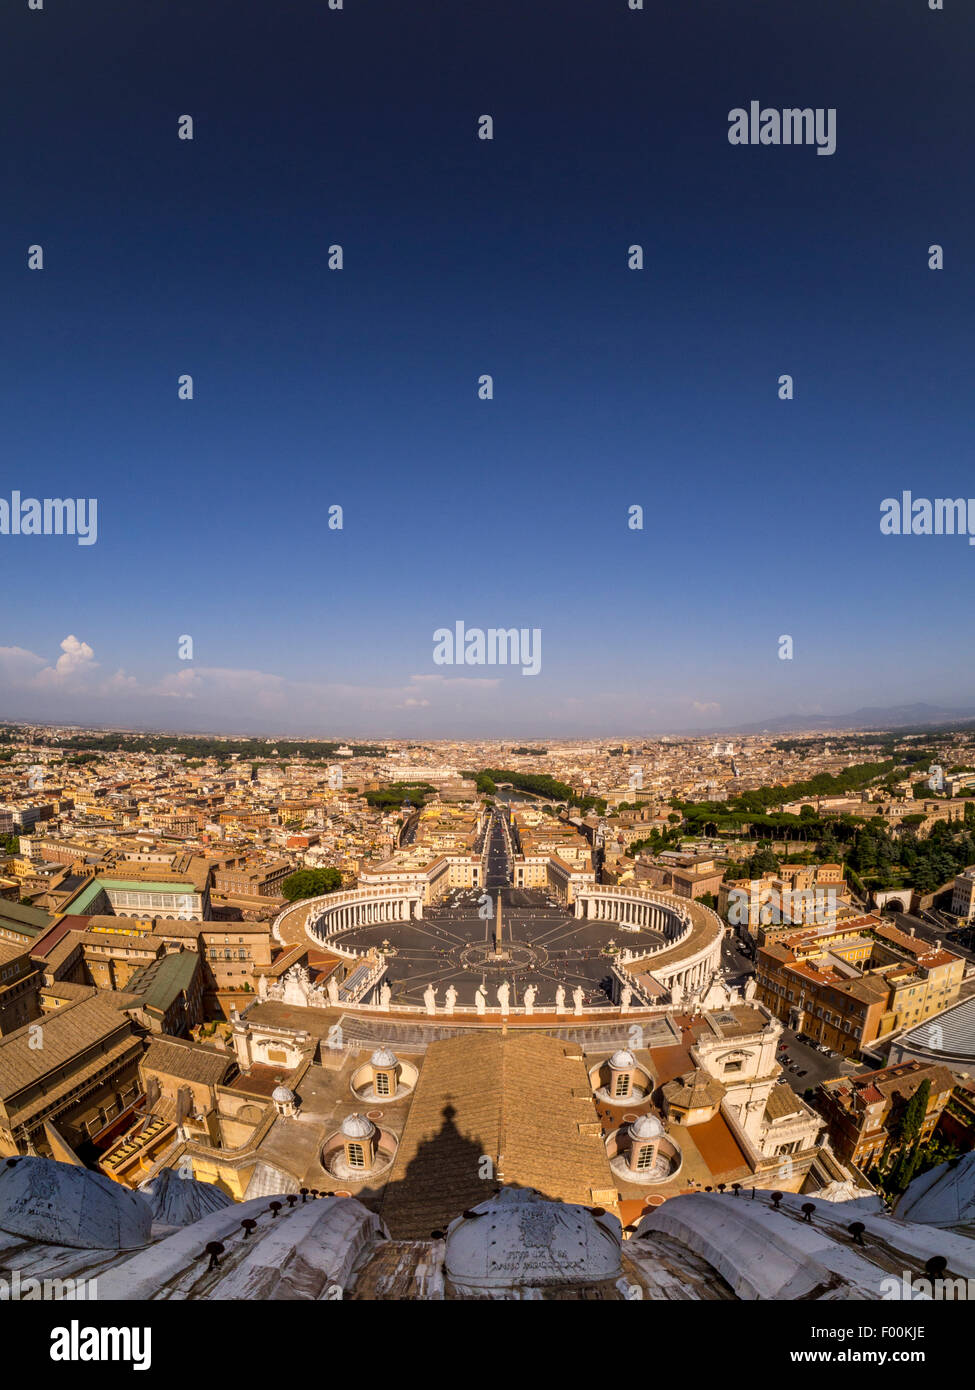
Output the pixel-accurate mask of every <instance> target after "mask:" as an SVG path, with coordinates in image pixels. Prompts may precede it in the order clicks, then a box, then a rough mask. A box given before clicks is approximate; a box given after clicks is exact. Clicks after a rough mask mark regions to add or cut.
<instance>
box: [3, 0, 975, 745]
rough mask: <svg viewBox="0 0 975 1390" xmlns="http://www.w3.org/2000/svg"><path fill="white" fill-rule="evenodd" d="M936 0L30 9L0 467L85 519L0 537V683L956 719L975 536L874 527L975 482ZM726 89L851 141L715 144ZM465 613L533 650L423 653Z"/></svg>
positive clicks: (486, 705) (416, 713) (948, 49)
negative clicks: (483, 389) (72, 502)
mask: <svg viewBox="0 0 975 1390" xmlns="http://www.w3.org/2000/svg"><path fill="white" fill-rule="evenodd" d="M946 5H947V10H946V12H941V13H939V12H930V11H928V10H927V8H926V7H925V5H924V4H923V0H887V3H885V5H884V6H883V7H882V8H881V7H859V6H858V7H855V12H854V9H853V7H850V5H849V4H848V0H816V2H815V3H813V0H802V2H801V3H790V4H789V5H787V6H786V5H782V4H772V3H755V0H748V3H745V0H728V3H726V4H723V5H722V6H720V7H718V6H714V5H713V4H710V3H704V0H695V2H693V3H681V4H680V5H672V6H669V7H667V6H664V5H662V4H659V3H657V0H652V3H649V4H648V8H647V10H646V11H645V12H632V11H629V10H628V9H627V8H626V4H625V3H624V0H616V3H610V2H609V0H600V3H595V0H592V3H590V0H573V2H572V3H555V0H551V3H540V2H539V0H531V3H527V2H526V0H517V3H515V2H514V0H512V3H492V4H486V3H484V4H478V3H468V4H465V5H464V6H457V5H456V4H451V3H446V0H444V2H443V3H437V4H430V3H427V0H421V3H417V4H404V3H403V2H402V0H395V3H393V2H392V0H388V2H387V0H368V2H367V0H346V4H345V8H344V9H343V10H342V11H341V12H335V11H330V10H329V9H328V8H327V5H326V4H325V0H276V3H274V4H273V5H272V4H266V5H265V4H260V5H259V4H256V3H254V2H253V0H237V2H236V3H233V4H230V3H225V0H207V4H205V5H202V6H201V5H198V4H196V3H181V0H176V2H175V3H174V0H165V3H164V0H144V3H140V5H139V7H138V8H136V7H133V6H131V4H130V3H123V2H122V0H119V2H118V3H116V0H91V3H88V4H86V5H85V6H83V7H77V8H76V9H75V10H74V11H72V12H70V13H69V12H66V10H64V9H63V8H62V7H61V6H58V5H55V4H53V3H51V0H49V3H48V7H47V9H46V10H45V11H43V12H40V13H38V12H31V11H28V10H27V8H26V4H25V5H24V6H23V7H22V9H12V8H11V7H8V9H7V11H6V13H5V14H4V16H3V17H2V19H0V33H2V37H3V45H2V47H3V53H4V58H3V63H4V66H5V68H6V71H5V73H4V81H3V83H2V84H0V104H2V107H3V116H4V119H3V130H4V132H5V134H4V143H5V151H4V152H5V154H6V155H7V159H6V161H5V165H6V173H5V180H4V185H5V186H4V204H5V216H4V219H3V228H2V231H0V293H2V295H3V303H4V308H5V312H4V314H3V318H2V323H0V334H2V335H3V340H4V341H3V349H4V351H3V358H4V362H5V369H4V372H3V375H2V378H0V392H2V396H3V400H2V409H0V443H2V449H3V458H4V460H5V464H6V466H5V468H4V478H5V484H4V485H2V486H0V496H7V497H9V495H10V492H11V490H12V489H14V488H18V489H19V490H20V491H21V492H22V493H23V494H24V495H32V496H37V497H57V496H64V495H66V494H68V495H72V496H85V497H97V499H98V508H99V513H98V515H99V525H98V542H97V544H95V545H93V546H89V547H82V546H78V545H77V544H76V543H75V541H74V540H73V539H71V538H69V537H63V536H62V537H56V536H51V537H46V536H44V537H25V536H0V571H2V573H3V575H4V578H5V583H6V591H7V600H8V601H7V603H6V604H5V605H4V609H5V611H4V621H3V630H2V632H0V715H5V716H11V717H18V718H23V717H34V718H38V719H64V720H75V721H79V722H81V721H86V720H90V721H98V722H102V723H122V724H126V725H149V726H162V727H167V728H191V729H207V730H213V729H221V728H225V729H228V730H240V731H257V730H264V729H267V730H268V731H271V732H304V733H309V734H315V733H325V734H327V733H341V734H349V733H360V734H376V735H378V734H383V733H385V734H400V735H403V736H410V735H418V736H426V737H436V736H453V735H465V734H469V735H472V736H474V735H477V734H485V735H492V736H493V735H498V736H508V735H510V736H512V737H516V736H525V735H533V734H542V733H549V734H551V735H553V736H555V735H557V734H560V733H561V734H567V735H569V734H579V733H581V734H585V733H594V734H595V733H616V732H625V733H641V732H655V731H656V732H661V731H666V730H668V729H674V728H678V729H684V728H689V727H698V726H699V727H712V726H722V725H723V726H731V725H733V724H736V723H741V722H746V721H751V720H755V719H762V718H765V717H768V716H772V715H775V714H783V713H790V712H793V711H802V712H810V713H812V712H816V711H827V712H843V711H846V710H850V709H854V708H856V707H857V706H859V705H862V704H879V705H886V704H895V703H900V702H903V701H913V700H919V699H922V700H930V701H933V702H936V703H947V704H949V705H967V704H969V702H970V694H969V692H970V691H971V689H972V680H971V676H972V664H973V657H972V656H971V655H969V653H970V651H971V644H970V643H968V642H967V640H966V634H967V633H968V627H969V614H970V610H971V592H972V575H973V573H975V570H973V566H975V550H973V549H972V548H970V547H969V546H968V545H967V544H966V543H965V541H964V539H961V538H957V537H913V536H912V537H883V536H881V534H880V531H879V515H880V503H881V501H882V499H883V498H885V497H888V496H891V495H898V494H899V493H900V492H901V490H902V489H904V488H909V489H911V490H912V491H913V493H914V494H915V495H917V496H922V495H923V496H929V497H935V496H951V497H955V496H967V495H968V493H969V492H970V493H972V494H973V495H975V486H972V485H971V482H970V479H971V467H970V460H971V446H972V420H971V408H970V399H971V380H972V370H973V362H972V343H971V305H972V290H973V272H972V259H973V252H975V246H973V232H972V228H973V226H975V219H973V211H975V209H973V206H972V204H973V193H972V184H971V179H970V177H969V172H970V169H971V158H972V148H971V143H972V136H971V132H972V129H973V121H972V115H973V111H972V106H973V97H972V95H971V82H970V61H969V55H970V52H971V39H972V37H973V30H975V16H973V15H972V13H971V12H970V11H969V12H967V13H966V11H965V9H964V7H963V6H962V5H960V4H959V3H957V0H946ZM752 99H756V100H759V101H760V102H761V103H762V105H763V106H768V107H777V108H782V107H787V106H811V107H835V108H836V111H837V150H836V153H835V154H834V155H832V156H830V157H822V156H817V154H816V152H815V149H814V148H807V147H801V148H796V147H793V148H784V147H765V148H763V147H758V148H751V147H746V148H738V147H735V146H732V145H730V144H729V143H728V140H727V131H728V112H729V111H730V110H731V109H732V108H734V107H738V106H743V107H747V106H748V103H749V101H750V100H752ZM485 112H487V113H490V114H492V115H493V117H494V120H495V138H494V140H493V141H492V142H486V141H479V140H477V139H476V138H475V136H476V124H477V118H478V116H479V115H481V114H482V113H485ZM183 113H189V114H192V115H193V117H194V122H195V131H194V137H195V138H194V140H193V141H192V142H188V141H180V140H178V139H177V135H176V130H177V118H178V117H179V116H180V115H182V114H183ZM634 242H636V243H640V244H642V245H643V247H644V251H645V257H646V267H645V269H644V270H643V271H642V272H633V271H630V270H628V269H627V266H626V249H627V247H628V246H629V245H630V244H631V243H634ZM34 243H39V244H41V245H43V247H44V255H45V268H44V270H43V271H42V272H30V271H28V270H27V269H26V248H27V247H28V245H31V244H34ZM333 243H340V244H341V245H342V246H343V248H344V256H345V267H344V269H343V270H341V271H338V272H333V271H329V270H328V269H327V248H328V247H329V245H331V244H333ZM932 243H940V244H942V245H944V247H945V258H946V268H945V270H944V271H942V272H932V271H930V270H928V269H927V248H928V246H929V245H930V244H932ZM184 372H189V373H192V375H193V378H194V393H195V394H194V399H193V401H192V402H185V401H179V400H178V399H177V389H176V383H177V378H178V377H179V375H180V374H181V373H184ZM485 372H487V373H491V375H492V376H493V378H494V389H495V399H494V400H492V401H490V402H484V401H479V400H478V399H477V396H476V385H477V379H478V377H479V375H480V374H481V373H485ZM786 372H787V373H790V374H792V375H793V377H794V379H795V392H796V396H795V399H794V400H793V401H791V402H783V401H780V400H778V398H777V386H776V383H777V379H778V377H779V375H780V374H781V373H786ZM633 503H638V504H640V505H642V506H643V507H644V508H645V526H644V530H643V531H642V532H634V531H631V530H629V529H628V528H627V508H628V507H629V506H630V505H631V504H633ZM331 504H339V505H341V506H342V507H343V509H344V528H343V530H342V531H333V530H329V529H328V526H327V513H328V507H329V505H331ZM458 619H464V620H465V621H466V622H467V623H468V625H470V626H478V627H482V628H487V627H490V626H499V627H501V626H503V627H513V626H514V627H531V628H536V627H537V628H540V629H541V631H542V653H543V655H542V670H541V673H540V674H539V675H538V676H536V677H524V676H522V675H521V674H520V673H519V672H518V671H517V670H512V669H504V668H496V669H493V670H487V669H481V668H476V667H473V668H449V667H437V666H435V665H434V664H433V660H432V652H433V640H432V635H433V632H434V630H435V629H436V628H439V627H443V626H452V625H453V624H454V622H455V621H457V620H458ZM783 633H788V634H790V635H791V636H792V637H793V639H794V642H795V658H794V660H793V661H791V662H783V661H779V660H778V657H777V651H778V637H779V636H780V634H783ZM184 634H189V635H191V636H192V637H193V642H194V648H193V650H194V659H193V660H192V661H181V660H180V659H179V657H178V654H177V645H178V639H179V638H180V636H181V635H184ZM69 639H73V640H69ZM65 643H66V644H67V645H66V646H63V645H62V644H65Z"/></svg>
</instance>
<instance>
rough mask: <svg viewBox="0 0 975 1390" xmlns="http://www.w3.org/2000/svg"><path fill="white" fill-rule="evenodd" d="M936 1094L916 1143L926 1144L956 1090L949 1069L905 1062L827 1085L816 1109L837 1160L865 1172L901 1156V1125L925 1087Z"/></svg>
mask: <svg viewBox="0 0 975 1390" xmlns="http://www.w3.org/2000/svg"><path fill="white" fill-rule="evenodd" d="M925 1081H928V1082H930V1085H931V1092H930V1095H929V1096H928V1103H927V1109H926V1111H925V1115H924V1119H923V1121H922V1123H921V1128H920V1132H919V1134H918V1135H917V1139H918V1141H919V1142H920V1143H922V1144H926V1143H927V1142H928V1141H929V1140H930V1139H931V1137H932V1135H933V1134H934V1131H935V1129H936V1128H937V1126H938V1122H939V1120H940V1118H941V1115H942V1112H943V1111H944V1109H945V1107H946V1106H947V1105H948V1103H949V1101H950V1099H951V1096H952V1092H953V1090H954V1087H955V1078H954V1076H953V1075H952V1074H951V1072H950V1071H949V1070H948V1068H947V1067H942V1066H937V1065H926V1064H925V1063H923V1062H901V1063H899V1064H898V1065H897V1066H893V1067H883V1068H882V1069H881V1070H880V1071H871V1072H861V1073H860V1074H859V1075H857V1076H843V1077H837V1078H836V1079H835V1080H832V1081H824V1082H823V1083H822V1084H821V1085H820V1087H819V1090H818V1092H817V1097H816V1108H817V1109H818V1110H819V1113H820V1114H821V1115H822V1116H823V1118H824V1120H825V1121H826V1126H827V1129H828V1131H829V1136H830V1140H831V1142H832V1145H833V1148H834V1150H835V1152H836V1154H837V1157H838V1158H840V1160H841V1161H843V1162H846V1163H853V1164H855V1165H856V1166H857V1167H858V1168H860V1169H861V1170H863V1169H866V1168H869V1167H870V1165H871V1164H873V1163H875V1162H876V1161H877V1159H878V1158H879V1157H880V1155H881V1154H882V1153H883V1152H884V1150H885V1149H889V1150H890V1151H894V1152H896V1150H897V1149H898V1148H899V1147H900V1145H899V1143H898V1122H899V1120H900V1118H901V1117H902V1115H903V1113H904V1109H905V1107H906V1105H907V1103H908V1101H909V1100H910V1098H911V1097H912V1096H913V1095H914V1093H915V1092H916V1091H917V1090H918V1088H919V1087H920V1086H921V1085H922V1084H923V1082H925Z"/></svg>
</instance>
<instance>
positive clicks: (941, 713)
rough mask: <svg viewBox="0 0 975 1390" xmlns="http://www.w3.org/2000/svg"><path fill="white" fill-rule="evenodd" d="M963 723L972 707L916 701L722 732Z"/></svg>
mask: <svg viewBox="0 0 975 1390" xmlns="http://www.w3.org/2000/svg"><path fill="white" fill-rule="evenodd" d="M965 720H975V707H972V706H969V707H967V708H965V709H946V708H945V707H944V706H942V705H928V704H924V703H923V701H919V702H918V703H917V704H913V705H888V706H886V707H884V706H881V705H865V706H864V707H863V708H861V709H856V710H854V711H853V712H852V714H783V715H779V716H777V717H776V718H774V719H765V720H763V721H762V722H761V723H756V724H739V725H738V726H737V727H736V728H734V729H727V730H723V731H722V732H726V733H734V734H764V733H769V734H779V733H783V734H784V733H794V732H796V731H797V730H802V729H899V728H903V727H904V726H905V725H906V726H913V725H915V724H919V725H925V726H927V725H935V724H952V723H960V722H963V721H965Z"/></svg>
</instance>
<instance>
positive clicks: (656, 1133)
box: [630, 1115, 665, 1139]
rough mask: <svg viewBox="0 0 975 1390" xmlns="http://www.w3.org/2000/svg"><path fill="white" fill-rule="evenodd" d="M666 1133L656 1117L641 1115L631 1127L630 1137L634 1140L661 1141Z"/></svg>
mask: <svg viewBox="0 0 975 1390" xmlns="http://www.w3.org/2000/svg"><path fill="white" fill-rule="evenodd" d="M664 1133H665V1130H664V1127H663V1125H662V1124H661V1123H660V1121H659V1120H658V1119H657V1117H656V1115H641V1116H640V1118H639V1119H638V1120H634V1121H633V1123H632V1124H631V1125H630V1136H631V1137H632V1138H633V1139H660V1138H661V1137H662V1136H663V1134H664Z"/></svg>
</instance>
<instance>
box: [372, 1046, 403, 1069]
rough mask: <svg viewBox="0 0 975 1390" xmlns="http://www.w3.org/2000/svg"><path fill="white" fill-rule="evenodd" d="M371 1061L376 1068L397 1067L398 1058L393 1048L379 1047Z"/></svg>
mask: <svg viewBox="0 0 975 1390" xmlns="http://www.w3.org/2000/svg"><path fill="white" fill-rule="evenodd" d="M369 1061H370V1062H371V1063H372V1065H373V1066H374V1067H395V1065H396V1063H397V1061H398V1058H397V1056H396V1053H395V1052H393V1051H392V1049H391V1048H388V1047H377V1048H376V1050H375V1052H374V1053H373V1054H372V1056H371V1057H370V1058H369Z"/></svg>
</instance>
